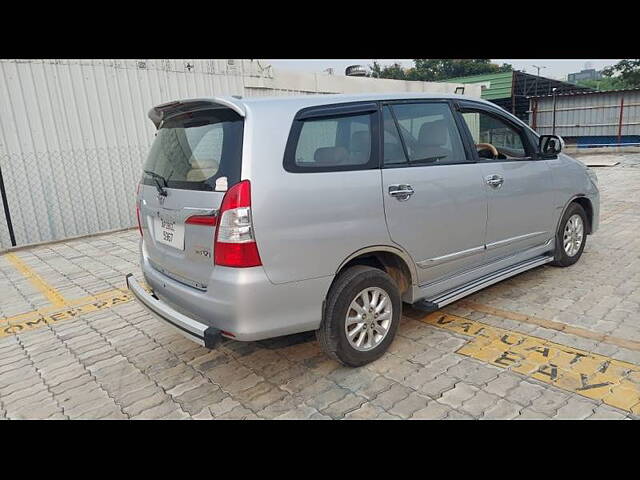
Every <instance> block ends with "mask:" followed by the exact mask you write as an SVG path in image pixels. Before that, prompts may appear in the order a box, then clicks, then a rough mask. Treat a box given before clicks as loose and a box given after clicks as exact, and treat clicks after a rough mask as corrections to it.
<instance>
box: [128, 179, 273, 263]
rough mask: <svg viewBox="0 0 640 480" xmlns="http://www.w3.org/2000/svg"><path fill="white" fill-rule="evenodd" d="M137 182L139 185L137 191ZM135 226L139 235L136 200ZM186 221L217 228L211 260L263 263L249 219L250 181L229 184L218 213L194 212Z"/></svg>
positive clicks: (191, 223) (138, 209)
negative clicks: (136, 219) (208, 214)
mask: <svg viewBox="0 0 640 480" xmlns="http://www.w3.org/2000/svg"><path fill="white" fill-rule="evenodd" d="M139 191H140V185H138V192H139ZM136 216H137V217H138V229H139V230H140V235H142V226H141V223H140V207H139V205H138V201H137V199H136ZM185 223H186V224H190V225H203V226H211V227H215V226H217V227H218V228H217V229H216V230H215V233H214V238H213V248H214V255H213V262H214V264H215V265H221V266H224V267H236V268H246V267H257V266H260V265H262V261H261V260H260V254H259V253H258V245H257V244H256V239H255V236H254V234H253V223H252V220H251V183H249V180H243V181H242V182H240V183H237V184H235V185H234V186H233V187H231V188H230V189H229V190H228V191H227V193H226V194H225V195H224V198H223V199H222V205H221V206H220V211H219V213H218V215H217V216H207V215H194V216H191V217H189V218H188V219H187V220H186V221H185Z"/></svg>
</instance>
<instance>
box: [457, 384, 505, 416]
mask: <svg viewBox="0 0 640 480" xmlns="http://www.w3.org/2000/svg"><path fill="white" fill-rule="evenodd" d="M499 399H500V397H498V396H497V395H494V394H492V393H487V392H485V391H484V390H479V391H478V392H476V393H475V395H474V396H473V397H471V398H470V399H468V400H466V401H464V402H463V403H462V405H461V406H460V410H462V411H464V412H467V413H469V414H470V415H472V416H473V417H476V418H477V417H480V416H481V415H482V414H483V413H484V412H486V411H487V410H489V409H490V408H492V407H493V406H495V405H496V403H498V400H499Z"/></svg>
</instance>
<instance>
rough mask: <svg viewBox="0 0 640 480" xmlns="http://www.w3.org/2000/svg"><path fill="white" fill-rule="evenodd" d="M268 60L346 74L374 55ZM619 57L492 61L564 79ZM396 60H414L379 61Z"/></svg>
mask: <svg viewBox="0 0 640 480" xmlns="http://www.w3.org/2000/svg"><path fill="white" fill-rule="evenodd" d="M265 61H266V62H267V63H270V64H271V65H273V68H276V69H283V70H295V71H298V72H310V73H319V72H322V71H324V70H326V69H327V68H333V69H334V74H335V75H344V69H345V68H346V67H348V66H349V65H364V66H366V67H368V66H369V65H371V64H372V63H373V60H371V59H352V60H349V59H346V60H343V59H339V60H335V59H333V60H331V59H327V60H317V59H314V60H278V59H274V60H265ZM618 61H619V60H601V59H600V60H589V59H567V60H559V59H546V60H545V59H538V60H530V59H527V60H517V59H516V60H513V59H511V60H510V59H497V60H493V59H492V62H494V63H498V64H502V63H510V64H511V65H513V68H514V69H516V70H525V71H526V72H527V73H532V74H536V73H537V69H536V68H535V67H534V65H537V66H539V67H544V68H541V69H540V75H542V76H544V77H550V78H554V79H558V80H561V79H564V78H566V76H567V74H569V73H574V72H579V71H580V70H582V69H584V68H585V66H586V68H595V69H596V70H602V69H603V68H604V67H607V66H609V65H613V64H615V63H617V62H618ZM394 62H398V63H400V64H402V65H403V66H405V67H412V66H413V61H412V60H407V59H397V60H393V59H391V60H378V63H381V64H383V65H389V64H392V63H394Z"/></svg>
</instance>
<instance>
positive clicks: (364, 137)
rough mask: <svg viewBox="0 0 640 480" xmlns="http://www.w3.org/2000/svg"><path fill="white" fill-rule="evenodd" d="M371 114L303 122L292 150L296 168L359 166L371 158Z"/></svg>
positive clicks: (312, 119)
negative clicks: (293, 150)
mask: <svg viewBox="0 0 640 480" xmlns="http://www.w3.org/2000/svg"><path fill="white" fill-rule="evenodd" d="M371 122H372V115H371V114H357V115H347V116H340V117H322V118H311V119H308V120H303V121H302V122H301V123H302V126H301V128H300V134H299V136H298V142H297V145H296V147H295V153H294V165H295V166H296V167H302V168H305V169H306V168H309V169H310V170H312V169H314V168H325V169H326V168H327V167H349V166H353V167H358V166H360V167H362V166H364V165H367V164H368V163H369V162H370V159H371V130H372V129H371Z"/></svg>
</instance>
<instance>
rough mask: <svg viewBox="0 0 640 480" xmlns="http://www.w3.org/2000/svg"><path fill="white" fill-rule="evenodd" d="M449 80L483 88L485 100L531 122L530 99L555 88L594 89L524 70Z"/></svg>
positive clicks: (565, 89)
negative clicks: (529, 112) (529, 115)
mask: <svg viewBox="0 0 640 480" xmlns="http://www.w3.org/2000/svg"><path fill="white" fill-rule="evenodd" d="M445 81H446V82H455V83H462V84H465V85H480V87H481V88H482V94H481V97H482V98H483V99H485V100H489V101H491V102H493V103H495V104H496V105H499V106H501V107H502V108H504V109H505V110H507V111H509V112H511V113H513V114H514V115H515V116H516V117H518V118H520V119H522V120H524V121H527V120H528V110H529V100H528V97H530V96H534V95H545V94H551V92H552V89H553V88H556V89H557V90H556V91H557V92H573V91H589V90H592V89H590V88H587V87H579V86H576V85H574V84H572V83H567V82H562V81H560V80H553V79H551V78H546V77H539V76H537V75H530V74H528V73H524V72H520V71H512V72H504V73H491V74H486V75H473V76H468V77H457V78H450V79H448V80H445Z"/></svg>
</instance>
